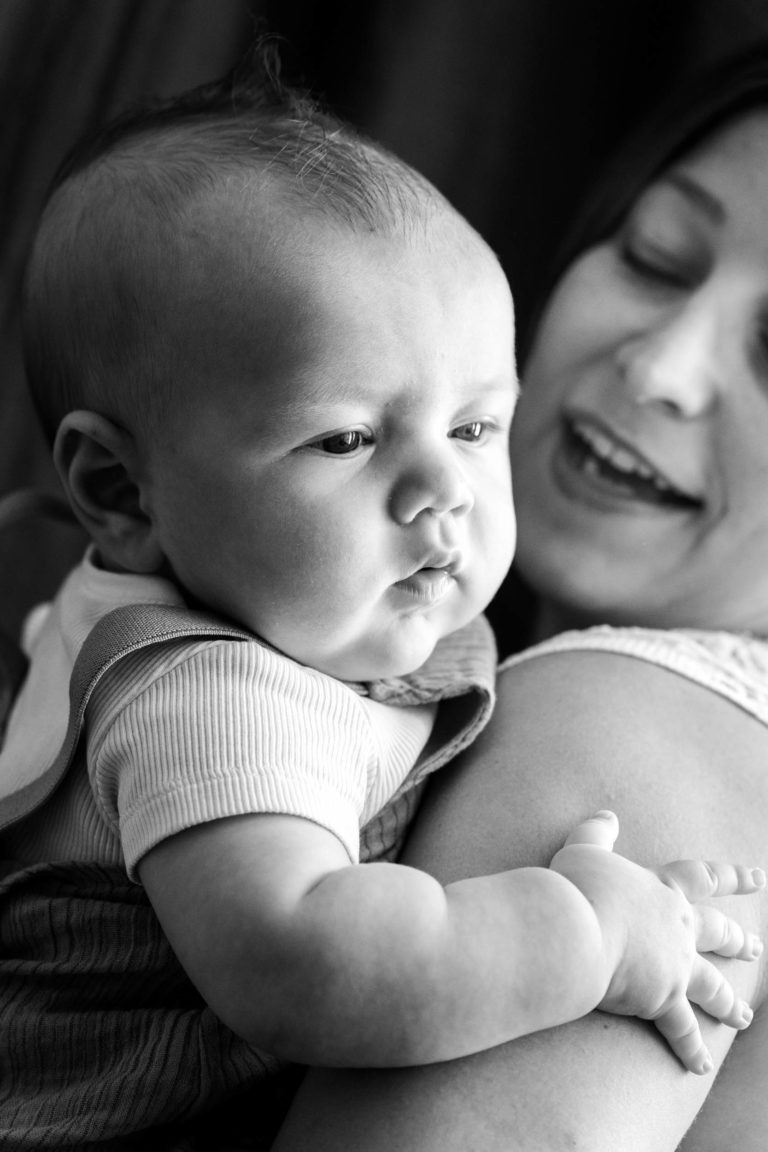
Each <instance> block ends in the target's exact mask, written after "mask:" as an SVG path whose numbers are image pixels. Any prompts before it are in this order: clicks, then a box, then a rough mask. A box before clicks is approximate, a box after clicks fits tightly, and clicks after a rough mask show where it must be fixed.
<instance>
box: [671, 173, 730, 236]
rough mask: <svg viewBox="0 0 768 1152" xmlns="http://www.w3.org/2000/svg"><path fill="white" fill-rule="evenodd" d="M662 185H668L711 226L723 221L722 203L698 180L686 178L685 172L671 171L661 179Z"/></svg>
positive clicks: (723, 209)
mask: <svg viewBox="0 0 768 1152" xmlns="http://www.w3.org/2000/svg"><path fill="white" fill-rule="evenodd" d="M662 179H663V183H665V184H670V185H671V186H672V187H673V188H675V189H676V190H677V191H678V192H680V193H681V195H683V196H684V197H685V198H686V200H688V201H690V203H692V204H693V207H694V208H696V209H698V211H700V212H701V213H702V214H703V215H705V216H707V217H708V218H709V219H710V220H711V221H712V223H713V224H722V223H723V221H724V220H725V208H724V207H723V204H722V202H721V201H720V200H719V199H718V197H717V196H715V195H714V194H713V193H712V192H710V191H709V190H708V189H707V188H705V187H704V186H703V185H702V184H700V183H699V182H698V180H694V179H693V177H691V176H688V175H687V174H686V173H685V172H681V171H680V170H679V169H678V170H673V171H671V172H668V173H666V175H665V176H664V177H663V178H662Z"/></svg>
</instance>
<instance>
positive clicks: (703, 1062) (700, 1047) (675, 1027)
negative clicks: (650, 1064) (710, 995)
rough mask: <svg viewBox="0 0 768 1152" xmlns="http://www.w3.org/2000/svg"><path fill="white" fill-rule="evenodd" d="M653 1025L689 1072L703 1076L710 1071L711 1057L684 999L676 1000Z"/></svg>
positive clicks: (696, 1022)
mask: <svg viewBox="0 0 768 1152" xmlns="http://www.w3.org/2000/svg"><path fill="white" fill-rule="evenodd" d="M654 1024H655V1025H656V1027H657V1028H658V1030H659V1032H661V1034H662V1036H663V1037H664V1039H665V1040H666V1042H667V1044H669V1046H670V1048H671V1049H672V1051H673V1052H674V1054H675V1055H676V1056H677V1058H678V1060H680V1061H681V1063H683V1064H684V1065H685V1067H686V1068H687V1069H688V1071H689V1072H695V1073H696V1075H697V1076H703V1075H704V1074H705V1073H707V1072H711V1071H712V1068H713V1064H712V1057H711V1056H710V1054H709V1050H708V1049H707V1046H706V1045H705V1043H704V1040H703V1039H702V1035H701V1029H700V1028H699V1022H698V1020H697V1019H696V1015H695V1013H694V1011H693V1009H692V1008H691V1006H690V1004H689V1003H688V1001H687V1000H686V999H684V998H683V997H681V998H680V999H679V1000H677V1001H676V1002H675V1003H674V1005H673V1006H672V1007H671V1008H668V1009H667V1011H666V1012H663V1013H662V1014H661V1016H658V1017H657V1018H656V1020H654Z"/></svg>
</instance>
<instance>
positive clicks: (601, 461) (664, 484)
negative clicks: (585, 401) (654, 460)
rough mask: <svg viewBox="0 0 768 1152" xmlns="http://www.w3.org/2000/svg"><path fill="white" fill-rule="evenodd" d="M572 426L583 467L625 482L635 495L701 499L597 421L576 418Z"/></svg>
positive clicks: (692, 502) (683, 501)
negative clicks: (683, 490)
mask: <svg viewBox="0 0 768 1152" xmlns="http://www.w3.org/2000/svg"><path fill="white" fill-rule="evenodd" d="M568 429H569V432H570V435H571V439H572V443H575V445H576V446H577V447H578V448H579V450H580V457H581V458H580V467H581V468H582V469H583V470H584V471H585V472H587V473H590V474H591V475H595V476H602V477H604V478H606V479H608V480H612V481H614V482H618V483H621V484H623V485H624V486H625V487H628V488H631V489H632V491H633V493H634V494H636V495H638V496H644V497H645V498H649V497H650V498H652V499H654V500H656V501H662V502H665V503H666V502H672V503H675V504H684V505H685V506H686V507H691V506H694V505H697V504H698V501H695V500H693V499H692V498H691V497H690V496H687V495H686V494H685V493H684V492H680V491H679V490H678V489H676V488H674V487H673V486H672V485H671V484H670V483H669V481H668V480H666V479H665V478H664V477H663V476H661V475H660V474H659V473H658V472H657V471H656V470H655V469H654V468H652V467H651V466H650V464H648V462H647V461H645V460H643V459H642V458H641V457H640V456H637V455H635V453H634V452H631V451H630V450H629V449H628V448H625V447H624V446H623V445H622V444H619V443H618V442H617V441H616V440H614V439H613V438H612V437H611V436H608V435H607V434H606V433H605V432H603V431H602V430H601V429H600V428H598V427H596V426H595V425H594V424H591V423H588V422H585V421H582V420H573V421H571V422H570V423H569V425H568Z"/></svg>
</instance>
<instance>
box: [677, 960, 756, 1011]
mask: <svg viewBox="0 0 768 1152" xmlns="http://www.w3.org/2000/svg"><path fill="white" fill-rule="evenodd" d="M687 995H688V999H689V1000H690V1001H691V1002H692V1003H693V1004H698V1006H699V1008H702V1009H703V1010H704V1011H705V1012H706V1013H707V1015H708V1016H713V1017H714V1018H715V1020H719V1021H720V1023H721V1024H728V1025H729V1027H731V1028H746V1027H747V1025H748V1024H750V1023H751V1022H752V1009H751V1008H750V1006H749V1004H747V1002H746V1000H740V999H739V998H738V996H737V995H736V993H735V992H734V990H733V988H732V987H731V985H730V984H729V982H728V981H727V980H726V978H725V976H723V974H722V972H720V971H719V969H717V968H715V966H714V964H710V962H709V960H705V959H704V957H703V956H697V957H696V959H695V960H694V962H693V968H692V969H691V978H690V980H689V981H688V993H687Z"/></svg>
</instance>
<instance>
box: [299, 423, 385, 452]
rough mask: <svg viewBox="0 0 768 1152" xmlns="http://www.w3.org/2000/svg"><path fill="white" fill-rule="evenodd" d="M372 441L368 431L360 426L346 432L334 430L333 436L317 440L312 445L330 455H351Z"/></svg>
mask: <svg viewBox="0 0 768 1152" xmlns="http://www.w3.org/2000/svg"><path fill="white" fill-rule="evenodd" d="M370 443H371V437H370V435H369V434H368V433H366V432H362V431H361V430H360V429H359V428H351V429H349V430H348V431H346V432H334V433H333V435H332V436H325V437H324V438H323V439H322V440H316V441H315V442H314V444H313V445H312V447H313V448H317V449H318V450H319V451H320V452H326V453H327V454H328V455H329V456H350V455H351V454H352V453H353V452H357V451H358V450H359V449H360V448H362V447H363V446H364V445H365V444H370Z"/></svg>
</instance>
